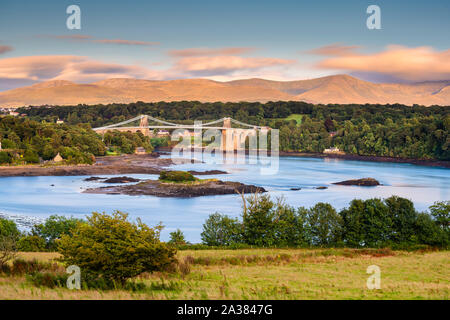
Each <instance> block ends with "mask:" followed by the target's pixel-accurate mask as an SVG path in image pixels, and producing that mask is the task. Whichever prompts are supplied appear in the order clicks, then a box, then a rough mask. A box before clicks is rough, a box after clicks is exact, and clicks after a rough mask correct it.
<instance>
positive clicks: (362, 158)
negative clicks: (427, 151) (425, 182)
mask: <svg viewBox="0 0 450 320" xmlns="http://www.w3.org/2000/svg"><path fill="white" fill-rule="evenodd" d="M279 154H280V157H299V158H323V159H342V160H352V161H365V162H386V163H409V164H414V165H418V166H427V167H444V168H450V161H444V160H423V159H410V158H394V157H381V156H362V155H354V154H323V153H307V152H289V151H280V153H279Z"/></svg>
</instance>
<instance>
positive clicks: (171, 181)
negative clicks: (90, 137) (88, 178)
mask: <svg viewBox="0 0 450 320" xmlns="http://www.w3.org/2000/svg"><path fill="white" fill-rule="evenodd" d="M253 192H266V190H265V189H264V188H262V187H258V186H254V185H246V184H243V183H240V182H232V181H220V180H217V179H204V180H201V179H198V178H195V177H194V176H193V175H192V174H191V173H189V172H184V171H162V172H161V174H160V177H159V180H145V181H142V182H140V183H137V184H133V185H124V186H108V187H100V188H92V189H87V190H85V191H84V193H97V194H125V195H132V196H133V195H135V196H137V195H149V196H157V197H180V198H191V197H200V196H210V195H223V194H236V193H253Z"/></svg>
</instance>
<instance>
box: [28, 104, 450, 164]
mask: <svg viewBox="0 0 450 320" xmlns="http://www.w3.org/2000/svg"><path fill="white" fill-rule="evenodd" d="M448 110H449V109H448V107H441V106H431V107H424V106H417V105H415V106H413V107H409V106H405V105H400V104H395V105H379V104H365V105H357V104H351V105H335V104H329V105H314V104H309V103H305V102H298V101H278V102H267V103H264V104H263V103H259V102H252V103H251V102H239V103H231V102H228V103H222V102H215V103H201V102H198V101H179V102H157V103H144V102H136V103H130V104H109V105H90V106H88V105H78V106H58V107H30V108H22V109H19V112H21V113H24V114H27V115H28V116H29V117H31V118H32V119H35V120H39V121H41V120H46V121H53V122H54V121H56V120H57V119H62V120H65V121H66V122H68V123H69V124H80V123H89V124H90V125H91V126H93V127H98V126H102V125H107V124H112V123H117V122H120V121H124V120H128V119H130V118H132V117H134V116H137V115H139V114H147V115H151V116H154V117H157V118H161V119H166V120H176V121H178V122H181V123H183V122H184V123H192V122H193V121H194V120H215V119H220V118H223V117H232V118H234V119H236V120H239V121H243V122H246V123H250V124H255V125H268V126H271V127H272V128H276V129H280V139H281V141H280V148H281V150H282V151H296V152H323V150H324V149H325V148H329V147H331V146H336V147H338V148H340V149H341V150H344V151H345V152H347V153H349V154H355V155H369V156H389V157H407V158H414V159H440V160H450V134H449V131H450V112H449V111H448ZM290 115H301V116H302V121H301V123H298V122H297V121H295V120H288V119H286V118H287V117H289V116H290Z"/></svg>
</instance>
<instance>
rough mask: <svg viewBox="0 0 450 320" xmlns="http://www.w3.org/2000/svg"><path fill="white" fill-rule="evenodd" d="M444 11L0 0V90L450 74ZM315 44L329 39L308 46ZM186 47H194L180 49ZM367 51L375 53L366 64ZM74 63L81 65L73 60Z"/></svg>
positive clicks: (431, 2) (320, 1)
mask: <svg viewBox="0 0 450 320" xmlns="http://www.w3.org/2000/svg"><path fill="white" fill-rule="evenodd" d="M72 4H76V5H78V6H79V7H80V8H81V13H82V16H81V23H82V28H81V30H68V29H67V28H66V19H67V17H68V15H67V14H66V12H65V11H66V8H67V7H68V6H69V5H72ZM371 4H376V5H378V6H379V7H380V8H381V25H382V29H381V30H369V29H367V27H366V19H367V17H368V14H367V13H366V8H367V7H368V6H369V5H371ZM449 14H450V1H448V0H428V1H400V0H399V1H375V0H374V1H363V0H348V1H331V0H317V1H301V0H296V1H290V0H289V1H288V0H279V1H266V0H259V1H255V0H247V1H243V0H241V1H235V0H228V1H215V0H209V1H204V0H184V1H178V0H176V1H152V0H151V1H141V0H134V1H133V0H129V1H116V0H110V1H98V0H97V1H96V0H90V1H84V0H82V1H75V0H73V1H61V0H48V1H45V0H44V1H39V2H38V1H28V0H27V1H26V0H14V1H9V0H2V1H1V7H0V90H2V89H3V90H4V89H5V88H9V87H14V86H17V85H20V84H24V83H27V82H37V81H45V80H51V79H61V78H62V77H67V78H68V80H73V81H77V82H90V81H95V80H98V79H100V78H102V77H108V76H109V75H111V76H113V77H114V76H130V77H137V78H150V79H173V78H192V77H205V78H210V79H215V80H231V79H237V78H246V77H247V78H248V77H262V78H268V79H275V80H293V79H305V78H312V77H317V76H324V75H329V74H336V73H348V74H354V75H358V76H360V77H362V78H367V79H368V80H386V79H388V80H392V81H401V82H402V81H423V80H442V79H445V78H446V77H447V76H449V75H450V70H447V66H446V64H445V60H446V58H447V57H448V54H449V52H448V50H449V40H448V39H449V31H450V19H449ZM80 36H81V37H80ZM70 37H79V38H76V39H73V38H70ZM82 37H84V38H82ZM105 40H121V41H122V43H118V42H107V41H105ZM126 41H128V42H129V43H126ZM132 41H139V42H142V43H141V44H137V43H133V42H132ZM147 42H148V45H147ZM144 43H145V45H144ZM150 43H151V44H150ZM330 46H331V47H330ZM324 47H325V48H328V49H333V50H331V51H330V50H327V51H323V50H322V51H323V52H322V51H317V50H318V49H320V48H324ZM2 48H3V50H2ZM229 48H240V49H241V50H234V51H233V50H231V51H230V50H227V49H229ZM421 48H422V49H421ZM186 49H201V50H197V51H195V50H190V51H188V54H187V55H186V52H185V51H181V50H186ZM214 50H215V51H214ZM324 52H325V53H324ZM344 52H345V53H344ZM42 56H49V57H51V56H54V57H55V59H54V63H55V64H56V65H52V63H51V62H50V60H51V59H49V60H47V61H46V62H45V63H43V65H42V66H41V67H37V66H36V65H37V64H38V63H37V61H38V60H39V58H35V60H33V59H32V58H31V57H42ZM63 56H64V57H66V58H63ZM349 56H350V57H352V56H353V60H352V61H350V62H349V61H348V57H349ZM69 57H71V58H69ZM12 58H16V59H15V60H8V59H12ZM19 58H22V59H19ZM25 58H26V59H25ZM396 59H399V60H400V62H401V61H403V60H405V59H406V60H411V61H412V63H417V65H414V66H413V67H414V68H413V69H415V71H414V72H409V71H408V70H404V68H403V69H402V68H398V70H397V69H395V68H394V69H395V70H394V71H395V72H394V71H392V72H390V71H389V69H390V68H389V63H391V64H395V65H397V64H398V63H396V61H397V60H396ZM2 60H3V63H2ZM60 60H61V61H60ZM424 60H427V63H426V64H424V63H423V61H424ZM30 61H31V62H30ZM358 61H361V63H360V64H358V63H356V62H358ZM374 61H375V62H377V63H378V62H380V65H376V66H373V67H370V66H369V64H374V63H373V62H374ZM414 61H416V62H414ZM353 62H355V63H353ZM381 62H384V64H381ZM79 64H81V65H80V68H81V69H82V71H77V70H74V69H77V66H78V65H79ZM361 64H367V66H362V65H361ZM8 66H12V67H9V68H7V67H8ZM121 66H123V68H121ZM440 66H441V67H440ZM442 66H443V70H441V71H439V69H442ZM416 67H417V68H416ZM39 68H48V70H44V72H41V71H39V70H37V69H39ZM421 68H422V69H423V70H425V71H427V72H426V73H427V74H426V75H423V76H420V74H421V72H420V71H421ZM81 69H80V70H81ZM96 70H97V71H98V70H100V71H99V72H96ZM429 70H432V72H428V71H429ZM422 73H423V72H422ZM428 73H429V74H428ZM2 86H3V88H2Z"/></svg>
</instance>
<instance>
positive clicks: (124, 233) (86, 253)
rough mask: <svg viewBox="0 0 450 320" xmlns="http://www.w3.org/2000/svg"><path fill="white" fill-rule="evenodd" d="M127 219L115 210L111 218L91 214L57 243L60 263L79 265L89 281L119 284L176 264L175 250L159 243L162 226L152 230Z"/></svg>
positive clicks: (123, 214)
mask: <svg viewBox="0 0 450 320" xmlns="http://www.w3.org/2000/svg"><path fill="white" fill-rule="evenodd" d="M127 217H128V215H127V214H125V213H122V212H119V211H116V212H114V214H113V215H112V216H109V215H107V214H100V213H97V212H94V213H92V215H91V216H90V217H88V220H87V222H86V223H80V224H78V225H77V226H76V228H75V229H74V230H73V233H72V235H71V236H69V235H63V236H62V237H61V240H59V242H58V244H59V246H58V251H59V252H60V253H61V254H62V256H63V258H62V261H63V262H64V263H65V264H67V265H77V266H79V267H80V268H81V270H82V276H83V277H86V278H87V279H89V281H93V280H96V279H102V280H103V281H106V282H107V283H119V284H124V283H125V282H126V280H127V279H129V278H132V277H135V276H137V275H139V274H141V273H143V272H153V271H162V270H165V269H166V268H168V266H170V265H171V264H173V263H174V262H175V261H176V260H175V253H176V249H175V248H174V247H172V246H170V245H167V244H165V243H162V242H160V240H159V235H160V230H161V228H162V227H160V226H158V227H156V228H155V229H152V228H149V227H148V226H147V225H145V224H143V223H142V222H141V221H140V220H138V221H137V223H131V222H129V221H127Z"/></svg>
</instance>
